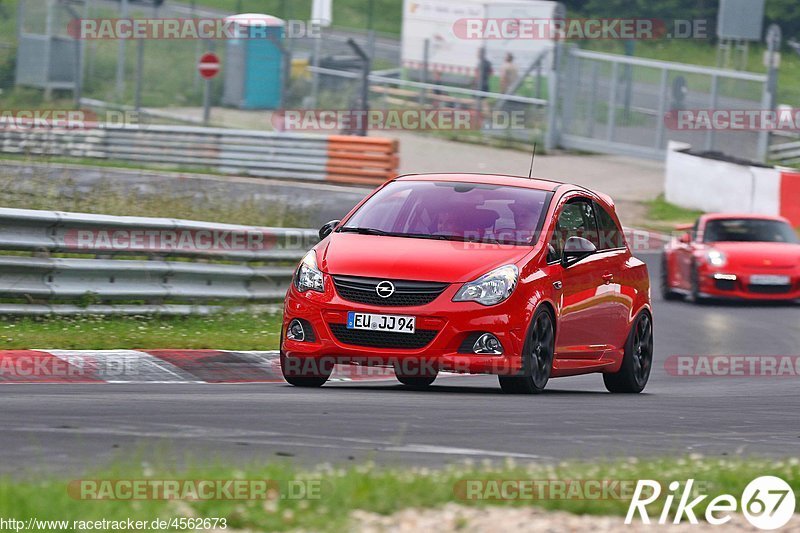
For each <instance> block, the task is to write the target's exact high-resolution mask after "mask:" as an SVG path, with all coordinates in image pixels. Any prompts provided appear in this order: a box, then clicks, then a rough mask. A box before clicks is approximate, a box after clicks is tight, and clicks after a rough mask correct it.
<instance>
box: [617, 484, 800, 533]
mask: <svg viewBox="0 0 800 533" xmlns="http://www.w3.org/2000/svg"><path fill="white" fill-rule="evenodd" d="M662 492H663V489H662V486H661V483H660V482H658V481H655V480H651V479H641V480H639V481H638V483H637V484H636V489H635V490H634V493H633V498H632V499H631V505H630V507H628V514H627V515H626V516H625V523H626V524H631V523H632V521H633V519H634V517H635V516H636V515H637V514H638V515H639V517H640V518H641V520H642V522H643V523H645V524H650V515H649V513H648V506H650V505H652V504H655V503H657V502H659V501H661V500H663V508H662V510H661V515H660V516H659V517H658V520H657V522H658V523H659V524H661V525H665V524H667V523H668V522H670V521H671V522H672V523H673V524H678V523H680V522H681V521H683V520H686V521H688V522H689V523H690V524H698V520H697V515H696V514H695V507H698V506H699V505H700V504H701V503H702V502H705V500H707V499H708V495H707V494H700V495H699V496H696V493H697V491H696V489H695V486H694V479H689V480H687V481H686V483H685V484H683V485H682V484H681V483H680V482H679V481H673V482H671V483H670V484H669V485H668V492H666V493H665V496H664V497H663V498H662ZM695 496H696V497H695ZM690 498H693V499H691V500H690ZM656 506H657V505H656ZM673 507H674V510H673ZM794 510H795V495H794V492H793V491H792V488H791V487H790V486H789V484H788V483H786V481H784V480H782V479H781V478H779V477H775V476H761V477H758V478H756V479H754V480H753V481H751V482H750V483H748V485H747V487H745V489H744V492H743V493H742V498H741V501H737V499H736V498H735V497H733V496H732V495H730V494H722V495H719V496H717V497H715V498H713V499H712V500H711V501H709V502H708V504H707V505H706V509H705V516H704V518H705V521H706V522H707V523H708V524H710V525H712V526H719V525H722V524H725V523H727V522H730V521H731V519H732V514H733V513H736V512H738V511H741V512H742V513H743V514H744V517H745V518H746V519H747V521H748V522H750V524H752V525H753V526H754V527H756V528H758V529H764V530H774V529H778V528H781V527H783V526H785V525H786V524H787V523H788V522H789V520H791V518H792V516H793V515H794Z"/></svg>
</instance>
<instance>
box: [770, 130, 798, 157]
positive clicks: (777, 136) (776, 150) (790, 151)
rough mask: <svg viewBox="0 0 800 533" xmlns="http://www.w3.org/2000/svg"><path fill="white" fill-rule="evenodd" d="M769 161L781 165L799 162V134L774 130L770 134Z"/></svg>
mask: <svg viewBox="0 0 800 533" xmlns="http://www.w3.org/2000/svg"><path fill="white" fill-rule="evenodd" d="M771 139H772V142H771V144H770V145H769V157H768V159H769V161H774V162H775V163H779V164H783V165H797V164H798V163H800V135H798V134H797V133H794V132H788V131H776V132H773V133H772V135H771Z"/></svg>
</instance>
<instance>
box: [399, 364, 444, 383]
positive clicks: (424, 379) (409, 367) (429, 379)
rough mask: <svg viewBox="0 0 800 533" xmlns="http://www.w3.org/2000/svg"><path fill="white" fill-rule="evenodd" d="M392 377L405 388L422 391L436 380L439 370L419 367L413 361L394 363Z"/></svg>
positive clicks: (423, 366)
mask: <svg viewBox="0 0 800 533" xmlns="http://www.w3.org/2000/svg"><path fill="white" fill-rule="evenodd" d="M394 375H395V376H396V377H397V381H399V382H400V383H402V384H403V385H405V386H407V387H411V388H414V389H424V388H425V387H428V386H429V385H430V384H431V383H433V382H434V381H435V380H436V377H437V376H438V375H439V370H438V369H436V368H431V367H429V366H425V365H419V364H417V362H416V361H413V360H406V361H405V362H395V364H394Z"/></svg>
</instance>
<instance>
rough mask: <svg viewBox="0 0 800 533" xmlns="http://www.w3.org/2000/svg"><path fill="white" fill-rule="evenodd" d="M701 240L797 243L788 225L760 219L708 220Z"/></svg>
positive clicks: (795, 236)
mask: <svg viewBox="0 0 800 533" xmlns="http://www.w3.org/2000/svg"><path fill="white" fill-rule="evenodd" d="M703 240H704V241H705V242H788V243H797V242H798V239H797V233H795V231H794V230H793V229H792V227H791V226H790V225H789V224H787V223H785V222H782V221H780V220H769V219H762V218H726V219H718V220H709V221H708V222H707V223H706V230H705V233H704V235H703Z"/></svg>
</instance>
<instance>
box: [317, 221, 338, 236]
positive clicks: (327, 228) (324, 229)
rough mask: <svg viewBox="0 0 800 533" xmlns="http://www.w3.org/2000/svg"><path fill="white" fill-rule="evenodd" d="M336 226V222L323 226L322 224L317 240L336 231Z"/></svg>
mask: <svg viewBox="0 0 800 533" xmlns="http://www.w3.org/2000/svg"><path fill="white" fill-rule="evenodd" d="M338 225H339V221H338V220H331V221H330V222H326V223H325V224H323V226H322V227H321V228H319V240H322V239H324V238H325V237H327V236H328V235H330V234H331V233H333V230H334V229H336V226H338Z"/></svg>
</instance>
